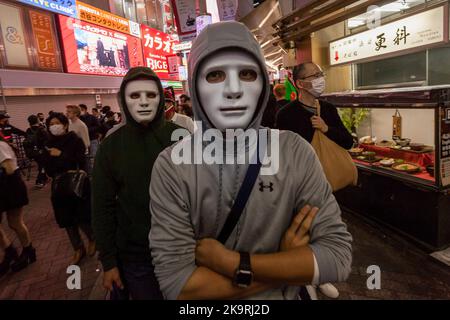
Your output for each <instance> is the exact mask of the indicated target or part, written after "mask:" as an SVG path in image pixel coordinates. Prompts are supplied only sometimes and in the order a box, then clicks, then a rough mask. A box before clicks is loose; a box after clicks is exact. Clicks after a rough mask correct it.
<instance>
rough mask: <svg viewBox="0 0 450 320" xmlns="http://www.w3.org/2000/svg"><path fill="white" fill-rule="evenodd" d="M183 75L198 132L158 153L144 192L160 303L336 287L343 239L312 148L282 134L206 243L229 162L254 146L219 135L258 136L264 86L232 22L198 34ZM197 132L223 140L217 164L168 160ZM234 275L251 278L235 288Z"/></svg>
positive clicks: (225, 203)
mask: <svg viewBox="0 0 450 320" xmlns="http://www.w3.org/2000/svg"><path fill="white" fill-rule="evenodd" d="M189 72H190V74H189V87H190V89H191V97H192V104H193V110H194V114H195V118H196V119H198V120H199V121H200V123H199V130H197V132H196V133H195V134H194V135H191V136H190V137H187V138H185V139H183V140H182V141H181V142H179V143H178V144H176V145H175V146H172V147H169V148H167V149H166V150H164V151H163V152H162V153H161V154H160V155H159V157H158V159H157V160H156V162H155V165H154V167H153V171H152V179H151V181H152V182H151V185H150V198H151V201H150V211H151V214H152V228H151V231H150V234H149V238H150V247H151V251H152V257H153V263H154V266H155V274H156V277H157V279H158V281H159V284H160V287H161V290H162V292H163V295H164V297H165V298H166V299H238V298H239V299H240V298H251V299H296V298H297V297H298V291H299V290H298V287H299V286H302V285H306V284H310V283H314V284H318V283H326V282H339V281H345V280H346V278H347V277H348V275H349V273H350V268H351V260H352V255H351V241H352V238H351V235H350V234H349V233H348V232H347V228H346V226H345V224H344V223H343V222H342V220H341V217H340V213H341V212H340V209H339V206H338V204H337V202H336V200H335V198H334V196H333V194H332V190H331V187H330V185H329V184H328V182H327V180H326V178H325V176H324V174H323V170H322V168H321V165H320V163H319V160H318V158H317V156H316V155H315V153H314V151H313V149H312V148H311V146H310V145H309V143H307V142H306V141H305V140H304V139H303V138H301V137H299V136H298V135H296V134H294V133H291V132H288V131H283V132H278V131H275V130H270V131H269V133H270V134H269V136H270V137H271V139H273V137H276V139H275V140H277V141H275V142H277V143H278V144H272V143H270V145H269V146H268V147H267V148H268V149H267V151H268V152H267V154H273V153H274V152H279V161H278V165H277V166H276V169H275V170H273V172H272V173H271V174H269V173H267V172H269V171H270V170H269V171H267V172H266V173H263V170H261V173H260V175H259V177H258V178H257V181H256V183H255V186H254V187H253V189H252V192H251V194H250V197H249V199H248V201H247V204H246V206H245V209H244V210H243V212H242V214H241V216H240V218H239V221H238V223H237V225H236V227H235V228H234V229H233V232H232V233H231V235H230V237H229V238H228V240H227V241H226V243H225V245H222V244H221V243H219V242H218V241H217V240H214V239H217V237H218V235H219V233H220V231H221V229H222V228H223V226H224V224H225V221H226V220H227V216H228V214H229V212H230V210H231V208H232V206H233V202H234V201H235V199H236V194H237V193H238V190H239V188H240V186H241V184H242V182H243V180H244V177H245V176H246V173H247V170H248V168H249V164H248V163H243V164H241V163H242V162H240V161H239V160H238V161H236V160H237V159H240V158H241V157H242V156H245V157H246V158H252V153H255V152H256V151H255V150H258V149H257V147H256V146H257V139H252V138H251V137H250V138H249V139H248V140H247V141H246V143H244V144H239V143H235V142H236V141H235V139H239V134H237V135H236V136H235V137H234V138H232V139H231V141H230V139H228V136H227V135H225V131H226V130H227V129H242V132H241V134H244V135H245V134H246V133H247V132H249V131H251V130H259V129H260V124H261V119H262V116H263V113H264V109H265V107H266V104H267V100H268V95H269V80H268V76H267V72H266V69H265V62H264V56H263V54H262V52H261V49H260V46H259V44H258V42H257V41H256V40H255V38H254V37H253V35H252V34H251V33H250V31H249V30H248V29H247V28H246V27H245V26H244V25H243V24H240V23H237V22H222V23H217V24H213V25H210V26H208V27H207V28H206V29H204V30H203V31H202V33H201V34H200V35H199V37H198V38H197V39H196V41H195V42H194V44H193V46H192V49H191V54H190V58H189ZM201 127H202V128H203V129H211V128H215V129H218V130H219V132H221V133H223V136H222V135H220V136H215V141H216V142H217V141H218V142H223V143H225V144H227V146H228V145H230V142H231V146H233V148H225V150H223V159H224V161H223V162H220V161H219V162H216V163H213V164H211V162H208V161H205V162H207V163H208V164H205V163H204V162H202V163H200V162H198V159H197V162H195V163H187V162H182V163H180V162H179V161H175V160H174V159H175V158H176V157H175V156H174V155H176V154H177V152H178V151H179V150H184V151H186V150H190V149H191V148H192V142H194V145H196V137H197V138H198V137H199V136H201V134H202V133H201V132H202V129H201ZM221 139H222V140H223V141H220V140H221ZM203 140H208V139H205V138H204V137H203ZM209 140H210V141H211V138H209ZM271 141H272V140H271ZM274 145H276V146H277V147H278V150H276V149H277V148H274V147H273V146H274ZM200 146H201V148H202V149H201V151H205V150H206V149H207V148H208V146H207V145H206V144H205V143H201V144H200ZM194 149H195V147H194ZM230 149H231V150H230ZM216 151H217V150H216ZM233 160H235V161H233ZM311 208H313V209H311ZM299 212H300V214H298V215H297V213H299ZM305 239H306V241H305ZM244 257H246V259H245V263H243V262H244V261H243V260H244ZM243 269H245V270H247V271H249V274H252V275H253V277H250V278H248V277H247V278H246V279H244V281H243V282H242V281H241V280H242V279H240V278H239V275H242V273H241V271H242V270H243Z"/></svg>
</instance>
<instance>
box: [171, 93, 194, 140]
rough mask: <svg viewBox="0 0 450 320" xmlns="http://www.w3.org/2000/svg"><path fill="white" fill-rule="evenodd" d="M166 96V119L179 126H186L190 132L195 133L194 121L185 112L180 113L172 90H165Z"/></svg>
mask: <svg viewBox="0 0 450 320" xmlns="http://www.w3.org/2000/svg"><path fill="white" fill-rule="evenodd" d="M164 97H165V105H164V106H165V116H166V120H167V121H170V122H172V123H175V124H176V125H177V126H179V127H182V128H185V129H187V130H188V131H189V133H194V130H195V128H194V121H192V119H191V118H189V117H188V116H185V115H184V114H181V113H178V112H176V110H175V100H173V97H172V95H171V93H170V91H166V90H165V91H164Z"/></svg>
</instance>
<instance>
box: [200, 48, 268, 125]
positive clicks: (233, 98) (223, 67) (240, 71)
mask: <svg viewBox="0 0 450 320" xmlns="http://www.w3.org/2000/svg"><path fill="white" fill-rule="evenodd" d="M197 85H198V88H197V92H198V95H199V100H200V103H201V105H202V107H203V110H204V111H205V113H206V115H207V116H208V119H209V120H210V121H211V122H212V125H213V126H214V127H215V128H217V129H219V130H221V131H225V130H226V129H247V127H248V125H249V124H250V122H251V121H252V118H253V116H254V114H255V111H256V108H257V106H258V100H259V98H260V96H261V93H262V90H263V86H264V82H263V76H262V74H261V69H260V67H259V65H258V64H257V63H256V61H255V59H254V58H253V57H252V56H251V55H250V54H248V53H245V52H243V51H225V52H220V53H218V54H215V55H213V56H210V57H208V58H206V60H205V61H204V62H203V63H202V65H201V67H200V69H199V71H198V73H197Z"/></svg>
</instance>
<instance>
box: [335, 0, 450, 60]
mask: <svg viewBox="0 0 450 320" xmlns="http://www.w3.org/2000/svg"><path fill="white" fill-rule="evenodd" d="M445 8H446V7H444V6H440V7H437V8H434V9H431V10H428V11H425V12H422V13H419V14H416V15H413V16H410V17H407V18H405V19H400V20H397V21H394V22H391V23H388V24H385V25H382V26H379V27H377V28H374V29H371V30H368V31H365V32H361V33H358V34H355V35H352V36H349V37H346V38H343V39H339V40H336V41H332V42H330V45H329V55H330V65H332V66H333V65H338V64H343V63H350V62H355V61H359V60H363V59H369V58H370V59H373V58H378V57H380V58H381V57H383V56H385V55H387V54H397V53H401V52H402V51H405V50H410V49H415V48H420V47H425V46H429V45H432V44H438V43H442V42H444V41H447V38H446V37H445V35H446V34H447V33H448V26H447V25H448V21H447V22H445V19H444V17H445V16H446V15H445V10H444V9H445Z"/></svg>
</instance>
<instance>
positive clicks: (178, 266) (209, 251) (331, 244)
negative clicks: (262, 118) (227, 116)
mask: <svg viewBox="0 0 450 320" xmlns="http://www.w3.org/2000/svg"><path fill="white" fill-rule="evenodd" d="M302 141H303V140H302ZM302 141H299V140H297V141H294V143H297V145H295V144H293V145H292V148H291V151H292V153H294V155H295V156H297V155H296V154H299V156H298V157H299V163H301V165H302V166H303V167H302V169H301V172H302V176H299V177H298V180H299V181H300V182H299V183H297V184H296V186H292V188H295V190H294V197H295V199H296V208H298V209H297V210H300V209H301V208H303V207H305V206H306V205H308V204H311V205H314V206H317V207H319V208H320V210H318V209H317V208H314V209H311V207H306V209H305V210H301V212H300V214H299V215H298V216H297V218H296V219H297V221H296V220H294V221H293V222H292V224H291V227H290V228H289V230H287V231H286V233H285V235H284V238H283V239H279V240H274V241H278V242H280V243H281V245H280V250H279V252H273V253H269V254H254V255H251V264H252V270H253V272H254V280H255V282H254V284H253V285H252V286H250V287H249V288H247V289H241V288H237V287H235V286H233V284H232V281H231V279H232V278H233V276H234V272H235V270H236V269H237V267H238V265H239V255H238V253H237V252H234V251H231V250H228V249H227V248H225V247H224V246H222V245H221V244H220V243H218V242H217V241H215V240H213V239H202V240H201V241H199V242H198V241H196V236H195V232H194V228H193V224H192V219H193V218H192V216H191V213H190V208H189V204H187V203H186V201H185V199H186V198H187V195H186V192H188V191H186V190H183V189H182V186H185V185H186V181H182V179H181V177H182V173H180V171H178V170H179V169H178V168H177V166H175V165H173V164H172V162H171V158H170V149H169V150H166V151H164V152H163V153H161V154H160V155H159V157H158V159H157V161H156V162H155V165H154V168H153V173H152V183H151V186H150V197H151V202H150V211H151V213H152V227H151V230H150V234H149V240H150V247H151V252H152V257H153V263H154V265H155V274H156V276H157V278H158V281H159V284H160V287H161V290H162V292H163V294H164V296H165V298H166V299H239V298H245V297H248V296H252V295H254V294H256V293H259V292H263V291H266V290H269V289H271V288H280V287H282V286H284V285H305V284H310V283H311V281H312V279H313V275H314V259H316V261H317V265H318V269H319V270H320V278H319V281H318V282H319V283H327V282H339V281H344V280H345V279H346V278H347V277H348V275H349V273H350V268H351V235H350V234H349V233H348V232H347V230H346V226H345V224H344V223H343V222H342V220H341V218H340V210H339V207H338V205H337V203H336V200H335V199H334V197H333V195H332V192H331V188H330V186H329V184H328V183H327V181H326V178H325V176H324V174H323V171H322V168H321V166H320V164H319V162H318V160H317V157H316V156H315V153H314V151H313V150H312V148H310V146H309V145H308V146H306V147H305V145H304V144H305V143H306V142H304V141H303V142H302ZM305 149H306V150H305ZM296 178H297V177H296ZM289 187H291V186H285V188H286V190H287V189H288V188H289ZM191 191H192V190H190V191H189V192H191ZM249 201H251V199H250V200H249ZM302 213H303V215H302ZM278 214H280V213H278ZM308 221H309V222H308ZM294 230H295V232H294ZM254 238H255V241H258V240H257V239H258V237H257V235H255V237H254ZM286 239H290V241H288V240H286Z"/></svg>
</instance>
